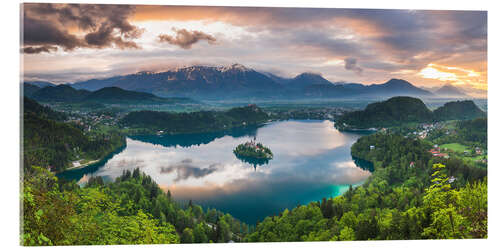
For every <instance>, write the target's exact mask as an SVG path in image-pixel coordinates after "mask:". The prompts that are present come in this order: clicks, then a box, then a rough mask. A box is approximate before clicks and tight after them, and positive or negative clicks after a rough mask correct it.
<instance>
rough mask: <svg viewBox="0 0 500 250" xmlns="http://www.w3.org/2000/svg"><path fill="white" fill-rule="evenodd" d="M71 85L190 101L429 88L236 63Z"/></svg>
mask: <svg viewBox="0 0 500 250" xmlns="http://www.w3.org/2000/svg"><path fill="white" fill-rule="evenodd" d="M71 86H72V87H74V88H76V89H85V90H90V91H95V90H98V89H101V88H105V87H119V88H122V89H125V90H131V91H140V92H147V93H152V94H154V95H157V96H161V97H190V98H195V99H217V100H220V99H240V98H262V99H280V98H281V99H289V98H294V99H300V98H339V97H342V98H356V97H362V98H365V97H370V98H374V97H375V98H379V97H392V96H402V95H405V96H417V97H432V96H433V94H432V93H431V92H429V91H426V90H423V89H421V88H418V87H416V86H414V85H412V84H411V83H409V82H407V81H405V80H401V79H391V80H389V81H388V82H386V83H383V84H371V85H363V84H356V83H345V84H342V83H335V84H334V83H332V82H330V81H328V80H327V79H325V78H323V77H322V76H321V75H319V74H314V73H302V74H299V75H297V76H296V77H294V78H285V77H280V76H277V75H274V74H272V73H267V72H263V73H261V72H258V71H256V70H253V69H250V68H247V67H245V66H243V65H241V64H233V65H230V66H189V67H181V68H177V69H172V70H168V71H165V72H158V73H154V72H139V73H136V74H129V75H124V76H115V77H110V78H105V79H92V80H87V81H82V82H76V83H73V84H71Z"/></svg>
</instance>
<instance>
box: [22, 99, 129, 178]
mask: <svg viewBox="0 0 500 250" xmlns="http://www.w3.org/2000/svg"><path fill="white" fill-rule="evenodd" d="M63 117H64V115H61V113H59V112H55V111H53V110H51V109H50V108H47V107H43V106H41V105H39V104H38V103H36V102H34V101H32V100H30V99H28V98H25V106H24V123H23V125H24V128H23V133H24V135H23V158H24V159H23V160H24V168H25V171H30V167H31V166H32V165H36V166H42V167H49V166H50V167H51V168H52V170H54V171H61V170H64V169H65V168H67V167H68V166H69V164H70V162H71V161H72V160H76V159H92V160H94V159H100V158H102V157H104V156H106V155H108V154H110V153H112V152H113V151H115V150H116V149H117V148H120V147H122V146H124V145H125V143H126V142H125V137H124V136H123V135H121V134H119V133H117V132H110V133H108V134H106V135H105V134H92V135H86V134H84V133H83V131H82V130H80V129H78V128H76V127H74V126H73V125H71V124H68V123H64V122H59V121H55V120H53V119H61V118H63Z"/></svg>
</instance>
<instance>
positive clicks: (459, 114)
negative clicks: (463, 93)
mask: <svg viewBox="0 0 500 250" xmlns="http://www.w3.org/2000/svg"><path fill="white" fill-rule="evenodd" d="M434 116H435V118H436V120H470V119H475V118H479V117H485V116H486V113H485V112H484V111H482V110H481V109H479V108H478V107H477V106H476V104H475V103H474V102H473V101H470V100H468V101H456V102H448V103H445V104H444V106H442V107H439V108H437V109H436V110H434Z"/></svg>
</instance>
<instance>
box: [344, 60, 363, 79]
mask: <svg viewBox="0 0 500 250" xmlns="http://www.w3.org/2000/svg"><path fill="white" fill-rule="evenodd" d="M344 63H345V66H344V67H345V69H346V70H352V71H354V72H356V74H358V75H360V74H361V73H363V69H362V68H361V67H359V66H358V65H357V60H356V58H352V57H348V58H346V59H344Z"/></svg>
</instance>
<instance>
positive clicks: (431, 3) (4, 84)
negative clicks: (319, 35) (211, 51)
mask: <svg viewBox="0 0 500 250" xmlns="http://www.w3.org/2000/svg"><path fill="white" fill-rule="evenodd" d="M6 2H8V3H6ZM22 2H23V1H19V0H18V1H3V2H2V6H1V8H0V11H1V12H0V17H1V18H2V29H3V35H2V39H1V43H2V46H1V48H2V53H1V54H0V55H1V60H2V64H1V66H2V67H1V68H2V71H1V72H2V78H1V81H0V82H1V87H0V89H1V91H0V95H1V96H0V100H1V101H2V103H1V105H0V107H1V108H2V109H1V113H0V114H1V118H0V119H1V122H0V124H1V129H0V131H1V134H0V140H1V142H2V144H1V148H0V150H1V152H2V154H1V156H2V160H1V163H2V164H1V165H0V166H1V170H2V175H3V176H4V177H3V178H2V179H1V180H0V184H1V189H0V190H1V194H2V195H1V196H0V199H1V200H2V203H1V205H0V208H1V212H0V214H1V216H2V217H1V218H0V222H1V224H0V226H1V231H0V236H1V237H0V238H1V239H2V241H1V243H0V244H2V248H5V249H11V247H19V145H20V144H19V143H20V141H19V138H20V137H19V117H20V112H19V84H18V83H19V82H20V81H19V75H20V65H21V64H20V54H19V37H20V35H19V34H20V33H19V27H20V26H19V20H20V17H19V13H20V11H19V6H20V5H19V4H20V3H22ZM27 2H61V3H68V2H71V3H101V4H102V3H120V4H136V3H137V1H131V0H119V1H109V0H107V1H106V0H97V1H96V0H89V1H57V0H56V1H37V0H32V1H27ZM140 4H160V5H161V4H163V5H165V4H169V5H211V6H228V5H230V6H266V7H328V8H378V9H380V8H385V9H448V10H487V11H488V45H489V46H488V66H489V68H490V69H493V70H489V71H488V82H490V83H491V84H489V86H488V93H489V100H488V113H489V115H488V116H489V128H490V129H489V131H488V133H489V142H490V143H489V147H488V151H489V164H488V166H489V168H488V175H489V178H488V179H489V183H488V185H489V195H488V199H489V213H488V216H489V228H488V229H489V230H488V235H489V239H488V240H427V241H365V242H332V243H330V242H308V243H251V244H201V245H200V244H196V245H180V244H179V245H155V246H151V245H148V246H107V247H106V248H108V249H118V248H119V249H139V247H140V248H141V249H143V248H147V249H165V248H168V249H235V248H238V249H255V248H259V249H282V248H283V249H284V248H286V249H290V250H291V249H332V248H338V249H360V248H363V249H364V248H370V249H402V248H404V249H428V248H429V249H434V248H441V249H490V248H492V246H494V245H498V243H499V242H498V241H499V236H500V235H499V233H498V232H499V231H498V222H499V220H498V218H499V216H498V213H499V211H500V210H499V209H498V208H499V206H498V195H496V192H497V191H498V190H499V186H498V184H497V183H498V182H497V181H496V179H497V178H498V177H499V175H498V170H497V169H498V165H499V164H498V163H499V160H498V157H497V155H498V154H497V152H498V146H497V144H496V142H497V141H496V139H497V138H500V137H499V132H498V130H494V129H497V127H496V126H497V125H499V123H498V116H497V115H496V113H497V110H499V108H500V106H499V101H498V100H499V99H496V98H495V97H496V95H498V94H500V92H499V89H498V88H499V87H498V84H500V81H499V80H500V79H499V74H498V72H499V70H496V69H497V68H498V67H499V66H500V65H499V64H498V56H499V54H498V45H499V44H500V41H499V38H498V30H500V29H499V27H498V25H500V20H499V19H500V18H499V14H500V13H499V12H500V11H499V9H498V8H495V7H496V6H495V1H487V0H475V1H467V2H465V1H456V0H441V1H436V0H419V1H400V0H399V1H398V0H376V1H369V0H364V1H361V0H350V1H324V0H321V1H320V0H312V1H307V0H301V1H298V0H287V1H279V0H253V1H252V0H233V1H231V2H228V1H223V0H212V1H207V0H205V1H202V0H198V1H195V0H169V1H161V0H142V1H140ZM495 243H497V244H495ZM98 247H99V248H100V247H101V246H98ZM64 248H66V247H64ZM67 248H70V249H82V247H67ZM92 248H94V247H92Z"/></svg>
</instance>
